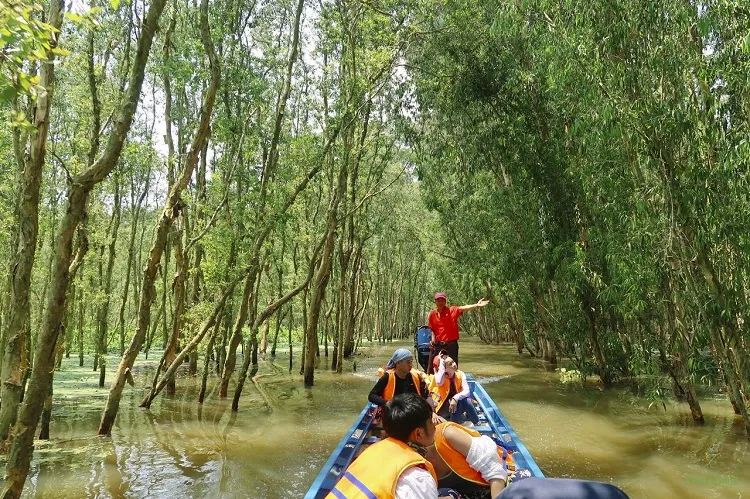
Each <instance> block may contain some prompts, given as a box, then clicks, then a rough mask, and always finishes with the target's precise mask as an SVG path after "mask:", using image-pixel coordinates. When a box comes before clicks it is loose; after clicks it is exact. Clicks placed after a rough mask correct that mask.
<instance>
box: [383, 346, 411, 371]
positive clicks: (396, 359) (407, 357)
mask: <svg viewBox="0 0 750 499" xmlns="http://www.w3.org/2000/svg"><path fill="white" fill-rule="evenodd" d="M413 366H414V356H413V355H412V353H411V351H409V350H407V349H406V348H399V349H398V350H396V351H395V352H393V356H392V357H391V360H389V361H388V364H386V366H385V367H386V369H395V371H396V373H397V374H400V375H401V376H402V377H403V376H405V375H406V374H407V373H408V372H409V371H411V369H412V367H413Z"/></svg>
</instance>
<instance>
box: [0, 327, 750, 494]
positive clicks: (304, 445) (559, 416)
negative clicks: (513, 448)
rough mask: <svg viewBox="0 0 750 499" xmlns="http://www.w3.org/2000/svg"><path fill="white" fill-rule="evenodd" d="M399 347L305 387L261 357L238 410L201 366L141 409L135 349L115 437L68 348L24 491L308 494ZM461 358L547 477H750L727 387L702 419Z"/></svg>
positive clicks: (636, 487) (707, 486)
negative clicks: (107, 432)
mask: <svg viewBox="0 0 750 499" xmlns="http://www.w3.org/2000/svg"><path fill="white" fill-rule="evenodd" d="M400 346H407V347H408V346H409V345H407V344H405V343H393V344H386V345H373V346H368V347H367V348H365V349H363V351H364V352H365V355H359V356H358V357H357V359H356V361H357V372H356V373H354V374H352V373H351V370H352V364H351V362H352V361H346V362H345V373H344V374H343V375H337V374H334V373H330V372H328V371H326V370H322V371H319V372H317V373H316V377H315V387H313V388H312V389H305V388H303V386H302V379H301V376H299V375H298V374H297V372H296V368H295V373H294V374H288V373H287V371H286V366H287V365H288V358H286V357H284V356H283V355H279V356H278V357H277V358H276V359H275V364H274V363H272V362H271V361H270V360H267V361H261V362H260V365H259V371H258V375H259V376H258V377H256V378H255V379H256V381H257V384H256V383H255V382H253V381H251V380H248V382H247V383H246V384H245V390H244V392H243V396H242V399H241V400H240V409H239V411H238V412H232V411H231V394H232V391H231V390H230V397H229V399H225V400H220V399H218V396H217V393H216V391H215V390H213V391H212V392H211V393H210V396H209V397H208V398H207V399H206V401H205V403H204V404H202V405H199V404H197V403H196V400H197V395H198V390H199V379H197V377H190V376H187V375H186V373H181V376H180V378H179V379H178V390H177V394H176V395H174V396H171V397H170V396H166V395H161V396H159V397H158V398H157V399H156V400H155V401H154V404H153V405H152V408H151V410H144V409H141V408H139V407H138V404H139V403H140V400H141V399H142V397H143V395H144V394H145V392H146V389H147V387H148V386H150V381H151V376H152V375H153V369H154V367H155V366H154V361H147V362H143V361H141V360H139V362H138V363H137V369H136V387H135V388H128V390H127V391H126V395H125V398H124V399H123V401H122V404H121V409H120V414H119V416H118V419H117V422H116V425H115V428H114V431H113V437H112V438H105V439H102V438H98V437H95V436H94V435H95V434H96V429H97V426H98V423H99V417H100V414H101V410H102V407H103V405H104V402H105V400H106V396H107V392H108V390H107V389H106V388H105V389H99V388H98V387H97V386H96V373H93V372H91V371H90V368H78V367H77V366H74V365H73V364H69V363H67V361H66V364H65V366H64V368H63V371H61V372H60V373H56V379H55V394H56V397H55V405H54V408H53V418H54V419H53V423H52V428H51V434H52V437H53V440H51V441H49V442H37V444H36V445H37V452H36V454H35V458H34V461H33V463H32V470H31V473H30V479H29V480H28V481H27V485H26V488H25V489H24V496H25V497H43V498H44V497H172V496H176V495H177V496H182V497H262V498H276V497H279V498H297V497H302V496H303V494H304V492H305V491H306V490H307V488H308V487H309V486H310V484H311V483H312V481H313V480H314V478H315V476H316V475H317V473H318V471H319V469H320V467H321V466H322V465H323V463H324V462H325V461H326V460H327V458H328V455H329V453H330V452H331V450H332V449H333V448H334V447H335V446H336V444H337V443H338V441H339V439H340V438H341V436H342V435H343V433H344V432H345V431H346V430H347V429H348V428H349V427H350V425H351V423H352V421H353V419H354V417H355V416H356V415H357V414H358V413H359V412H360V410H361V409H362V407H363V405H364V403H365V402H366V400H367V393H368V392H369V390H370V388H371V387H372V385H373V384H374V383H375V381H376V380H377V368H378V367H380V366H382V365H383V364H384V363H385V362H386V360H387V359H388V357H389V356H390V354H391V353H392V352H393V350H394V349H395V348H398V347H400ZM153 357H156V358H157V359H158V358H159V355H158V353H152V358H153ZM460 359H461V369H462V370H464V371H465V372H468V373H471V374H473V375H474V376H475V378H477V379H478V380H479V381H480V382H482V384H483V385H484V386H485V388H486V389H487V391H488V393H489V394H490V395H491V396H492V398H493V399H494V400H495V401H496V402H497V403H498V406H499V407H500V409H501V410H502V411H503V413H504V414H505V416H506V417H507V418H508V420H509V421H510V422H511V424H512V425H513V427H514V429H515V430H516V432H517V433H518V435H519V436H520V437H521V438H522V439H523V441H524V443H525V444H526V446H527V447H528V448H529V450H530V451H531V452H532V454H533V455H534V457H535V459H536V460H537V462H538V464H539V465H540V466H541V467H542V469H543V470H544V471H545V473H546V474H547V475H548V476H558V477H579V478H588V479H594V480H603V481H608V482H612V483H615V484H617V485H619V486H621V487H622V488H623V489H625V490H626V491H627V492H628V493H629V494H630V495H631V497H655V498H661V497H684V498H693V497H695V498H698V497H700V498H710V497H741V494H742V493H745V494H746V493H747V491H748V490H750V476H749V475H750V474H748V473H746V470H747V469H748V464H750V458H749V456H750V450H749V449H750V447H749V444H748V442H747V440H746V439H745V436H744V433H743V429H742V425H741V424H739V421H738V420H737V419H736V418H735V417H734V415H733V414H732V411H731V406H730V405H729V404H728V403H727V401H726V400H725V399H724V398H705V399H704V400H702V401H701V403H702V406H703V409H704V412H705V414H706V419H707V422H706V425H704V426H703V427H696V426H694V425H693V424H692V422H691V419H690V413H689V411H688V410H687V408H686V407H684V406H682V405H679V404H668V405H667V410H666V411H665V410H664V408H662V407H658V408H657V407H656V406H654V407H649V406H648V403H646V402H644V401H643V400H642V399H638V398H637V397H635V396H634V395H633V393H632V392H631V391H630V390H627V389H622V388H617V389H612V390H606V391H605V390H601V389H600V388H599V387H598V386H597V385H596V384H595V383H593V382H592V383H587V384H585V385H580V384H561V383H560V382H559V379H558V376H557V374H556V373H555V372H554V370H553V369H552V368H550V367H549V366H546V365H544V364H543V363H541V362H539V361H538V360H535V359H529V358H519V357H518V356H517V355H516V353H515V351H514V350H513V349H512V348H511V347H508V346H486V345H482V344H480V343H479V342H477V341H476V340H473V339H471V338H467V339H463V340H462V342H461V355H460ZM295 360H296V359H295ZM116 361H117V359H115V358H114V357H113V358H112V359H111V360H110V365H115V364H116ZM325 362H326V359H325V358H324V357H322V358H321V364H324V363H325ZM280 367H281V368H280ZM212 383H213V385H212V384H210V385H209V387H210V388H209V389H210V390H212V389H213V388H212V386H215V383H216V379H215V378H213V379H212ZM106 386H109V384H107V385H106ZM261 390H262V392H261ZM267 401H269V402H270V407H269V406H268V405H267V403H266V402H267ZM0 459H4V458H0ZM0 464H4V461H0Z"/></svg>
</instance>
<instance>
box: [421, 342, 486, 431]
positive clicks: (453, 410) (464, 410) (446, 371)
mask: <svg viewBox="0 0 750 499" xmlns="http://www.w3.org/2000/svg"><path fill="white" fill-rule="evenodd" d="M433 364H434V366H435V375H434V376H433V377H432V383H431V384H430V395H431V396H432V400H433V403H434V404H435V412H436V413H437V415H438V416H440V417H442V418H444V419H447V420H450V421H456V422H458V423H461V422H463V421H465V419H467V418H468V419H471V421H472V422H473V423H474V424H477V423H478V422H479V419H478V418H477V414H476V411H474V410H473V409H474V408H473V407H471V399H470V398H469V395H471V392H470V391H469V383H468V382H467V381H466V375H465V374H464V372H463V371H460V370H459V369H458V366H457V365H456V362H455V361H454V360H453V359H452V358H451V357H449V356H448V355H447V354H446V353H445V352H444V351H443V352H440V354H439V355H438V356H437V357H435V359H434V360H433ZM446 402H447V403H446Z"/></svg>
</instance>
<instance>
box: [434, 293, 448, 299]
mask: <svg viewBox="0 0 750 499" xmlns="http://www.w3.org/2000/svg"><path fill="white" fill-rule="evenodd" d="M440 298H442V299H443V300H447V299H448V297H447V296H446V295H445V293H443V292H442V291H441V292H439V293H435V299H436V300H439V299H440Z"/></svg>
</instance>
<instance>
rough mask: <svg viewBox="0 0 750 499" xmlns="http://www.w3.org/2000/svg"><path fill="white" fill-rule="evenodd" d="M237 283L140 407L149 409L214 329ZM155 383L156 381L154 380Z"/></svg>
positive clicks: (231, 287)
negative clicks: (186, 359)
mask: <svg viewBox="0 0 750 499" xmlns="http://www.w3.org/2000/svg"><path fill="white" fill-rule="evenodd" d="M238 282H239V279H235V280H234V281H232V283H231V284H230V285H229V286H227V289H226V290H224V293H222V296H221V299H220V300H219V301H218V302H217V303H216V305H215V306H214V309H213V311H212V312H211V315H210V316H208V318H207V319H206V321H205V322H204V323H203V325H202V326H201V328H200V331H198V334H196V335H195V336H194V337H193V339H192V340H190V343H188V344H187V345H186V346H185V348H183V349H182V351H181V352H180V353H179V354H177V355H176V356H175V357H174V359H172V362H171V363H170V364H169V367H168V368H167V370H166V372H165V373H164V376H163V377H162V379H161V381H160V382H159V383H158V384H156V383H154V386H153V387H152V388H151V391H150V392H149V393H148V395H146V398H144V399H143V402H141V407H145V408H146V409H148V408H149V407H151V402H153V400H154V399H155V398H156V396H157V395H159V393H160V392H161V391H162V390H163V389H164V387H165V386H167V385H168V384H169V382H170V380H172V379H174V375H175V372H177V369H179V367H180V365H182V363H183V361H184V360H185V357H187V355H188V354H190V352H192V351H194V350H196V349H197V348H198V344H199V343H200V342H201V340H203V337H204V336H205V335H206V333H207V332H208V331H209V330H210V329H211V328H213V327H214V325H215V324H216V323H217V322H219V321H218V317H219V316H220V315H221V312H222V310H223V309H224V305H225V304H226V302H227V298H228V297H229V295H231V294H232V293H233V292H234V287H235V286H236V285H237V283H238ZM154 381H156V379H154ZM199 401H200V402H201V403H202V402H203V400H202V398H199Z"/></svg>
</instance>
